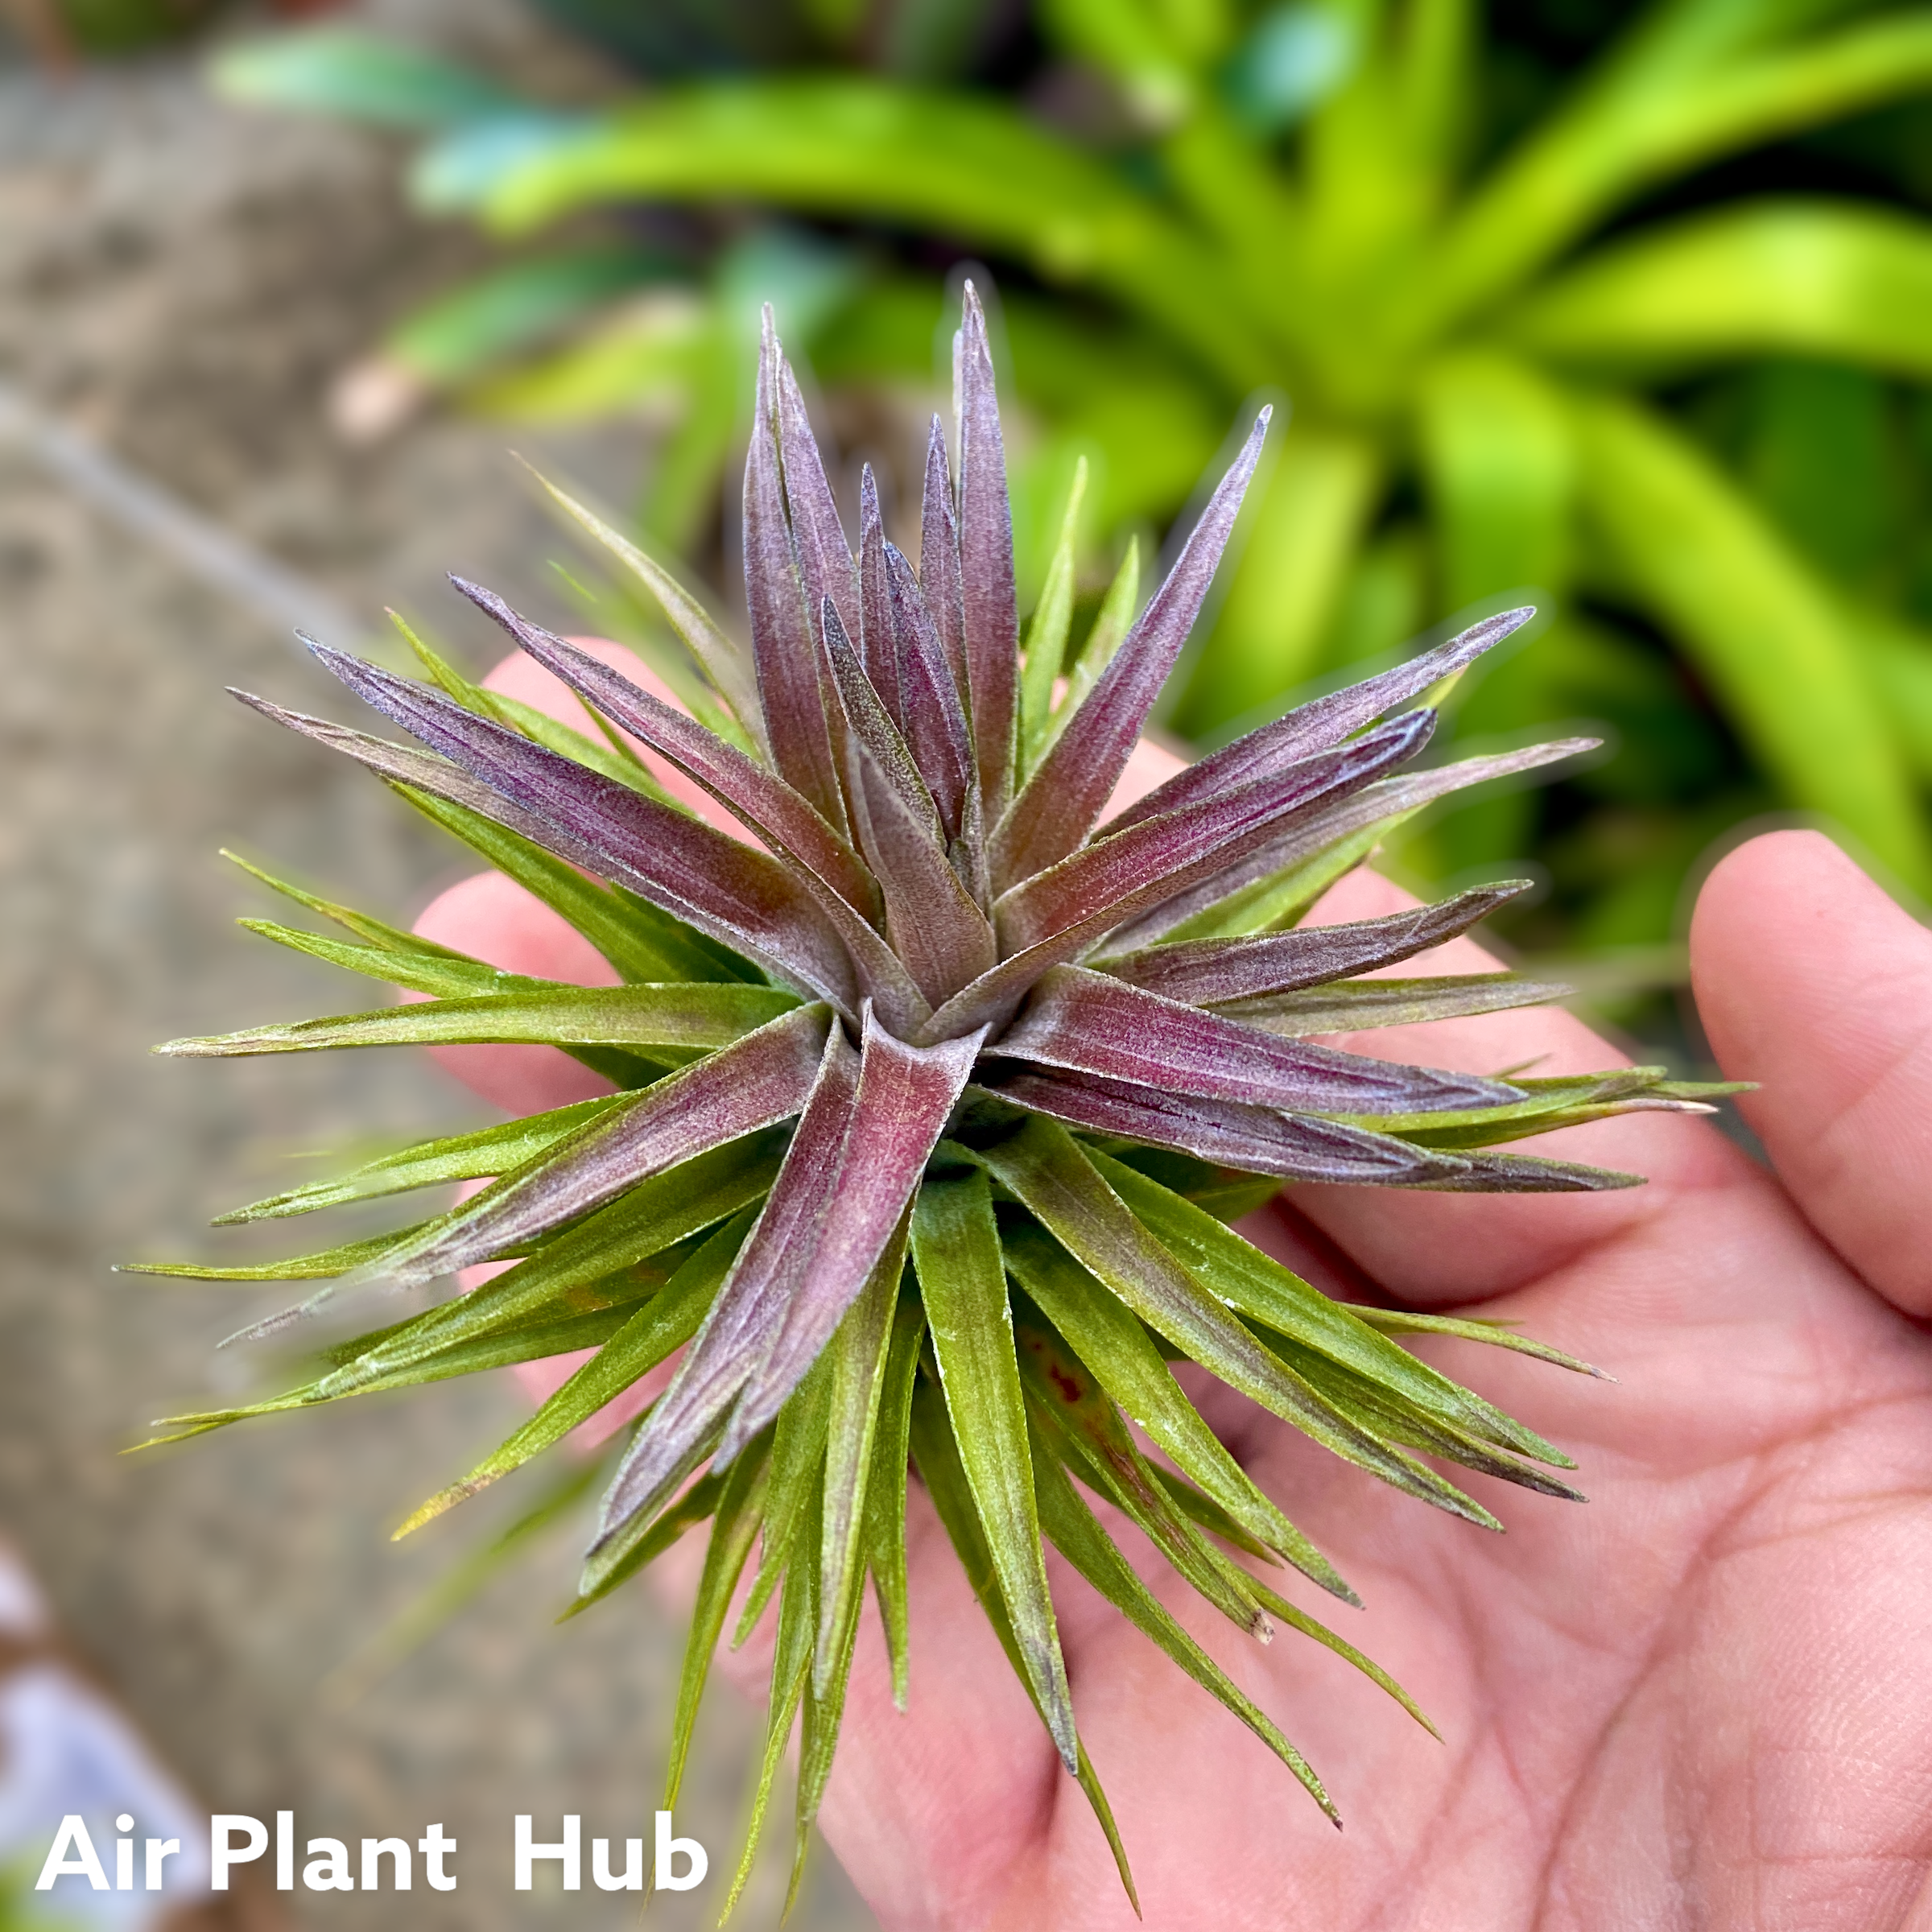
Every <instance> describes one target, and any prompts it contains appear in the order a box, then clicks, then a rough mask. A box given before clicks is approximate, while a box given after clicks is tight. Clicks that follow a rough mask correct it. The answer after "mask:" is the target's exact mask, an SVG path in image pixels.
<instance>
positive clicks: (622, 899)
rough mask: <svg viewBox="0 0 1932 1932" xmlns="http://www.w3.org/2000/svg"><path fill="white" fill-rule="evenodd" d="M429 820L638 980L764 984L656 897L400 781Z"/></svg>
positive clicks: (754, 972) (747, 965)
mask: <svg viewBox="0 0 1932 1932" xmlns="http://www.w3.org/2000/svg"><path fill="white" fill-rule="evenodd" d="M394 791H397V792H398V794H399V795H401V796H402V797H403V798H404V799H407V800H408V802H409V803H411V805H413V806H414V807H415V808H416V810H417V811H419V812H421V813H422V814H423V816H424V817H425V818H426V819H431V820H432V821H433V822H434V823H435V824H438V825H440V826H441V827H442V828H444V831H446V832H451V833H452V834H453V835H454V836H456V837H457V838H459V839H460V840H462V841H463V843H464V844H466V845H468V846H469V848H471V850H472V851H474V852H480V853H481V855H482V856H483V857H485V858H486V859H487V860H489V862H490V864H491V865H493V866H495V867H496V869H497V871H499V872H500V873H503V874H504V875H505V876H506V877H509V878H512V879H514V880H515V881H516V882H517V883H518V885H519V886H522V888H523V890H525V891H526V892H527V893H529V894H531V895H532V896H533V897H535V898H539V899H541V900H542V901H543V903H544V904H545V905H546V906H548V907H549V908H550V909H551V911H552V912H554V913H556V914H559V917H561V918H562V919H564V920H565V921H567V922H568V923H569V924H570V925H571V926H572V927H575V928H576V931H579V932H580V933H581V934H582V935H584V938H585V939H588V940H589V942H590V943H591V944H592V946H594V947H596V948H597V951H598V952H601V954H603V956H604V957H605V959H607V960H609V962H610V964H612V966H613V967H614V968H616V970H617V976H618V978H620V979H621V980H626V981H628V982H630V984H632V985H646V984H650V983H654V982H656V981H659V980H748V981H750V982H752V983H753V984H754V985H755V984H762V982H763V979H764V975H763V974H762V973H761V972H759V971H758V968H756V967H755V966H753V965H752V964H750V962H749V960H741V959H740V958H739V957H738V956H737V954H736V953H733V952H729V951H728V950H727V949H726V948H725V947H722V946H720V945H717V944H716V943H714V942H712V940H709V939H705V938H704V936H703V935H701V934H700V933H696V932H694V931H691V928H690V927H688V926H686V925H684V924H683V923H682V922H681V921H679V920H677V919H673V918H672V917H671V914H669V913H667V912H661V911H659V910H658V908H657V907H656V906H653V905H652V904H650V902H649V901H648V900H646V899H640V898H638V897H637V896H636V894H633V893H627V892H625V891H624V890H621V888H618V887H607V886H600V885H599V884H598V883H597V881H595V880H594V879H587V878H585V877H584V875H583V873H580V872H579V871H578V870H577V869H576V867H575V866H574V865H566V864H565V863H564V861H563V860H562V859H559V858H556V857H553V856H552V855H551V853H549V852H546V851H544V849H543V847H542V846H540V845H537V844H533V843H532V842H531V841H530V840H528V839H526V838H525V837H523V836H522V834H521V833H519V832H511V831H510V830H508V829H507V828H506V827H504V826H502V825H499V824H496V822H495V821H494V820H493V819H486V818H485V817H484V816H483V815H482V814H481V812H476V811H470V810H469V807H467V806H463V805H457V804H453V803H451V802H450V801H449V800H448V799H433V798H431V797H430V796H429V795H428V794H427V792H421V791H412V790H411V788H410V787H409V786H403V785H398V786H394Z"/></svg>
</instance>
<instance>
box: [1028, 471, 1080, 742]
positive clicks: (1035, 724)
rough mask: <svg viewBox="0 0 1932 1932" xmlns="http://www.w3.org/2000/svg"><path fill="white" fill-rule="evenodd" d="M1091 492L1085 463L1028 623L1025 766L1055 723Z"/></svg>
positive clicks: (1070, 494) (1077, 475) (1075, 474)
mask: <svg viewBox="0 0 1932 1932" xmlns="http://www.w3.org/2000/svg"><path fill="white" fill-rule="evenodd" d="M1086 493H1087V459H1086V458H1085V457H1084V456H1082V457H1081V458H1080V460H1079V462H1078V463H1077V464H1075V466H1074V472H1073V485H1072V487H1071V489H1069V490H1068V491H1067V509H1066V512H1065V514H1063V516H1062V518H1060V540H1059V543H1058V544H1057V545H1055V548H1054V552H1053V561H1052V562H1051V564H1048V565H1047V582H1046V584H1045V586H1044V587H1043V588H1042V590H1041V592H1040V601H1039V602H1038V604H1037V605H1034V612H1033V616H1032V617H1031V618H1030V620H1029V621H1028V622H1027V625H1026V664H1025V667H1024V669H1023V670H1022V673H1021V677H1020V737H1021V745H1020V752H1021V758H1020V763H1021V768H1022V772H1030V771H1031V770H1032V769H1033V767H1034V765H1035V764H1036V763H1037V762H1038V759H1039V755H1040V753H1041V752H1042V749H1044V748H1045V745H1046V742H1047V725H1049V724H1050V723H1051V718H1052V712H1053V688H1054V686H1055V684H1056V683H1058V682H1059V678H1060V675H1061V672H1062V671H1063V668H1064V666H1065V663H1066V658H1067V633H1068V631H1069V630H1071V628H1072V625H1073V592H1074V546H1075V542H1076V540H1077V539H1078V538H1079V535H1080V500H1081V498H1082V497H1084V496H1085V495H1086Z"/></svg>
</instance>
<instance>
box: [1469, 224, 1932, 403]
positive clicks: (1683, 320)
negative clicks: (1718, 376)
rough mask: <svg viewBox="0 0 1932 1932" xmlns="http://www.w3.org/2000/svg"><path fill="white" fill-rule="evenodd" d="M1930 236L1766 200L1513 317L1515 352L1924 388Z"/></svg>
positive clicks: (1594, 263) (1583, 271)
mask: <svg viewBox="0 0 1932 1932" xmlns="http://www.w3.org/2000/svg"><path fill="white" fill-rule="evenodd" d="M1928 316H1932V226H1929V225H1927V224H1926V222H1924V221H1919V220H1916V219H1913V217H1909V216H1907V215H1905V214H1903V213H1895V212H1893V211H1892V210H1889V209H1887V208H1880V207H1873V206H1870V205H1868V204H1860V203H1858V202H1854V201H1846V202H1838V203H1833V202H1827V201H1797V200H1763V201H1757V202H1747V203H1743V204H1733V205H1731V206H1728V207H1723V208H1717V209H1715V210H1711V211H1709V212H1707V213H1702V214H1697V215H1691V216H1687V217H1684V218H1683V219H1682V220H1680V221H1671V222H1659V223H1657V224H1654V225H1651V226H1649V227H1647V228H1645V229H1640V230H1638V231H1637V233H1635V234H1634V235H1633V236H1631V237H1629V238H1627V239H1624V240H1622V241H1618V242H1611V243H1609V244H1608V245H1607V246H1604V247H1602V248H1600V249H1598V250H1596V251H1594V252H1593V253H1592V254H1588V255H1586V256H1585V257H1584V258H1583V259H1582V260H1581V261H1580V262H1577V263H1576V264H1575V266H1572V267H1571V268H1569V269H1567V270H1565V271H1564V272H1563V274H1562V275H1559V276H1558V277H1557V278H1556V279H1554V281H1552V282H1549V283H1545V284H1544V285H1543V286H1542V287H1541V288H1539V289H1538V290H1536V291H1534V293H1533V294H1532V295H1530V296H1529V297H1528V299H1526V300H1525V301H1524V302H1523V303H1521V304H1520V305H1519V306H1518V307H1517V308H1515V309H1514V310H1513V312H1511V314H1510V316H1509V320H1508V324H1507V326H1508V328H1509V334H1510V336H1511V339H1512V340H1513V341H1517V342H1520V343H1521V344H1522V345H1523V346H1524V347H1525V348H1527V349H1530V350H1532V351H1534V352H1536V353H1540V354H1543V355H1547V356H1551V357H1558V358H1562V359H1565V360H1568V361H1576V362H1582V363H1587V364H1593V365H1605V364H1609V365H1623V366H1628V365H1631V364H1633V363H1635V364H1638V365H1655V364H1658V363H1662V364H1664V365H1668V366H1670V367H1673V368H1674V367H1677V366H1678V365H1682V364H1684V363H1686V362H1689V363H1699V362H1703V361H1709V360H1711V359H1713V358H1720V357H1721V358H1724V359H1727V360H1728V359H1730V358H1732V357H1738V356H1750V355H1769V354H1780V353H1782V354H1789V355H1802V356H1816V357H1820V358H1822V359H1824V360H1827V361H1843V362H1855V363H1859V364H1861V365H1864V367H1867V368H1870V369H1886V370H1889V371H1891V372H1892V373H1893V374H1897V375H1901V376H1905V377H1908V378H1913V377H1915V378H1920V379H1923V378H1926V377H1927V376H1929V375H1932V322H1929V321H1928V319H1927V318H1928Z"/></svg>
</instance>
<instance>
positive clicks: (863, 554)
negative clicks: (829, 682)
mask: <svg viewBox="0 0 1932 1932" xmlns="http://www.w3.org/2000/svg"><path fill="white" fill-rule="evenodd" d="M859 655H860V658H861V662H862V663H864V665H865V675H866V676H867V677H868V678H869V679H871V681H872V686H873V690H875V691H877V693H878V694H879V702H880V703H881V704H883V705H884V706H885V707H886V715H887V716H889V717H890V719H891V720H892V721H893V724H894V726H896V727H897V729H898V730H899V731H900V732H901V733H903V732H904V731H905V729H906V699H905V693H904V692H903V691H902V690H901V689H900V687H899V647H898V636H897V631H896V627H895V625H894V622H893V616H892V585H891V582H890V577H889V575H888V572H887V570H886V522H885V518H884V517H883V516H882V514H881V512H880V510H879V485H878V479H877V477H874V476H873V473H872V465H871V464H869V463H868V464H865V467H864V468H863V469H861V471H860V473H859Z"/></svg>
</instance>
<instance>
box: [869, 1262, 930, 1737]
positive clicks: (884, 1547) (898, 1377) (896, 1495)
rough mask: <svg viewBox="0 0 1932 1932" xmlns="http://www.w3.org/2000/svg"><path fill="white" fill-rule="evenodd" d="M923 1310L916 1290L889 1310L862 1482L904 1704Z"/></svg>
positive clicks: (874, 1568)
mask: <svg viewBox="0 0 1932 1932" xmlns="http://www.w3.org/2000/svg"><path fill="white" fill-rule="evenodd" d="M925 1333H926V1311H925V1309H924V1307H923V1306H922V1304H921V1303H920V1301H919V1297H918V1296H917V1295H916V1294H902V1295H901V1296H900V1298H899V1301H898V1307H896V1308H895V1309H894V1311H893V1317H892V1347H891V1352H890V1355H889V1356H888V1357H887V1360H886V1381H885V1386H884V1388H883V1389H882V1390H881V1393H880V1397H879V1417H878V1422H877V1427H876V1429H875V1431H874V1434H873V1464H872V1474H871V1476H869V1479H868V1480H867V1482H866V1484H865V1563H866V1567H867V1568H868V1569H869V1570H870V1571H871V1572H872V1580H873V1589H874V1591H876V1592H877V1596H878V1600H879V1621H880V1622H881V1624H883V1625H884V1626H885V1629H886V1649H887V1651H888V1652H889V1653H890V1656H891V1658H892V1701H893V1703H894V1704H896V1705H897V1706H898V1708H899V1709H900V1710H901V1711H903V1710H904V1709H905V1708H906V1687H907V1684H908V1682H909V1678H910V1668H909V1663H908V1658H907V1653H906V1457H907V1456H908V1455H909V1454H910V1447H909V1442H910V1430H911V1427H912V1390H913V1384H914V1381H916V1380H917V1379H918V1376H919V1348H920V1344H921V1343H922V1341H923V1339H924V1337H925Z"/></svg>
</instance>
